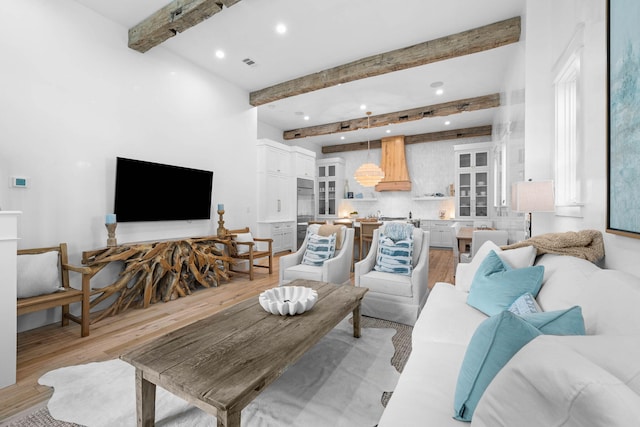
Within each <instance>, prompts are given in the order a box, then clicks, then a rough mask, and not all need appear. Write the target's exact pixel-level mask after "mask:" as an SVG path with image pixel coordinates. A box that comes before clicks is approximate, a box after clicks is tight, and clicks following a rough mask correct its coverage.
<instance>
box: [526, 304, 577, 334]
mask: <svg viewBox="0 0 640 427" xmlns="http://www.w3.org/2000/svg"><path fill="white" fill-rule="evenodd" d="M520 317H522V319H524V320H525V321H526V322H527V323H529V324H530V325H531V326H534V327H536V328H537V329H538V330H539V331H540V332H542V333H543V334H545V335H584V334H585V328H584V317H582V308H580V306H577V305H576V306H574V307H571V308H568V309H566V310H556V311H545V312H542V313H529V314H522V315H521V316H520Z"/></svg>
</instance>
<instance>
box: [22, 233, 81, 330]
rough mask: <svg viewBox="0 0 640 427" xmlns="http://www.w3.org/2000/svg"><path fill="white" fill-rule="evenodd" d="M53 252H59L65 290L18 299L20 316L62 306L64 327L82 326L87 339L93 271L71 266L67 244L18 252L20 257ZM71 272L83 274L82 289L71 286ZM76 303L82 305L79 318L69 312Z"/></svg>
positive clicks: (62, 282)
mask: <svg viewBox="0 0 640 427" xmlns="http://www.w3.org/2000/svg"><path fill="white" fill-rule="evenodd" d="M52 251H57V252H58V256H59V266H60V276H61V277H60V280H61V284H62V287H63V288H64V290H61V291H59V292H54V293H51V294H46V295H38V296H34V297H27V298H18V316H20V315H22V314H27V313H33V312H35V311H40V310H47V309H49V308H54V307H60V306H61V307H62V326H66V325H68V324H69V320H73V321H74V322H76V323H79V324H80V327H81V335H82V336H83V337H86V336H88V335H89V321H90V319H89V308H90V301H89V297H90V295H91V290H90V286H89V283H90V280H91V272H92V270H91V269H90V268H88V267H76V266H73V265H70V264H69V259H68V256H67V244H66V243H60V245H59V246H53V247H50V248H36V249H20V250H18V256H20V255H30V254H31V255H33V254H42V253H46V252H52ZM69 271H75V272H77V273H81V274H82V289H75V288H72V287H71V286H70V285H69ZM75 302H79V303H81V304H82V311H81V315H80V316H79V317H78V316H74V315H73V314H71V313H70V312H69V304H71V303H75Z"/></svg>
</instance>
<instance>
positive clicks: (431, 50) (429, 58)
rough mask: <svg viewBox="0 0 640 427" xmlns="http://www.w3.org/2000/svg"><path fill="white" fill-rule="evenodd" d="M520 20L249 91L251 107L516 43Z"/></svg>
mask: <svg viewBox="0 0 640 427" xmlns="http://www.w3.org/2000/svg"><path fill="white" fill-rule="evenodd" d="M520 32H521V23H520V17H519V16H517V17H514V18H510V19H507V20H504V21H499V22H495V23H493V24H489V25H485V26H482V27H477V28H474V29H471V30H467V31H463V32H461V33H457V34H452V35H449V36H445V37H441V38H439V39H435V40H430V41H426V42H423V43H419V44H416V45H413V46H409V47H405V48H401V49H396V50H392V51H389V52H385V53H381V54H378V55H373V56H369V57H366V58H362V59H358V60H356V61H353V62H350V63H347V64H343V65H340V66H337V67H334V68H329V69H326V70H324V71H320V72H317V73H313V74H309V75H307V76H303V77H299V78H296V79H293V80H289V81H286V82H283V83H279V84H276V85H273V86H270V87H267V88H264V89H260V90H257V91H254V92H251V94H250V96H249V103H250V104H251V105H253V106H259V105H263V104H267V103H269V102H273V101H277V100H279V99H283V98H288V97H291V96H295V95H300V94H303V93H308V92H312V91H315V90H318V89H324V88H327V87H331V86H335V85H337V84H341V83H347V82H351V81H354V80H360V79H364V78H367V77H373V76H378V75H381V74H386V73H390V72H393V71H399V70H404V69H407V68H412V67H417V66H421V65H426V64H430V63H433V62H437V61H443V60H446V59H451V58H456V57H459V56H463V55H470V54H472V53H477V52H482V51H485V50H488V49H494V48H497V47H500V46H504V45H507V44H511V43H516V42H518V41H519V40H520Z"/></svg>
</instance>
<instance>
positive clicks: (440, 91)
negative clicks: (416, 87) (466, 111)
mask: <svg viewBox="0 0 640 427" xmlns="http://www.w3.org/2000/svg"><path fill="white" fill-rule="evenodd" d="M443 93H444V89H442V88H439V89H436V95H438V96H440V95H442V94H443Z"/></svg>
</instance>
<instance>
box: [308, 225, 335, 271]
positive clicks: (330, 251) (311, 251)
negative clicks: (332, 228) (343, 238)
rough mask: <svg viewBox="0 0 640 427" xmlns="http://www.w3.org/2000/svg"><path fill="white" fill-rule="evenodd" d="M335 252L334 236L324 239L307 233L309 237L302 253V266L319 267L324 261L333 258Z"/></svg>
mask: <svg viewBox="0 0 640 427" xmlns="http://www.w3.org/2000/svg"><path fill="white" fill-rule="evenodd" d="M335 251H336V235H335V234H332V235H331V236H329V237H325V236H319V235H317V234H314V233H309V237H308V238H307V249H306V250H305V251H304V256H303V257H302V264H305V265H312V266H314V267H320V266H321V265H322V264H324V262H325V261H326V260H328V259H330V258H333V255H334V253H335Z"/></svg>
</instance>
